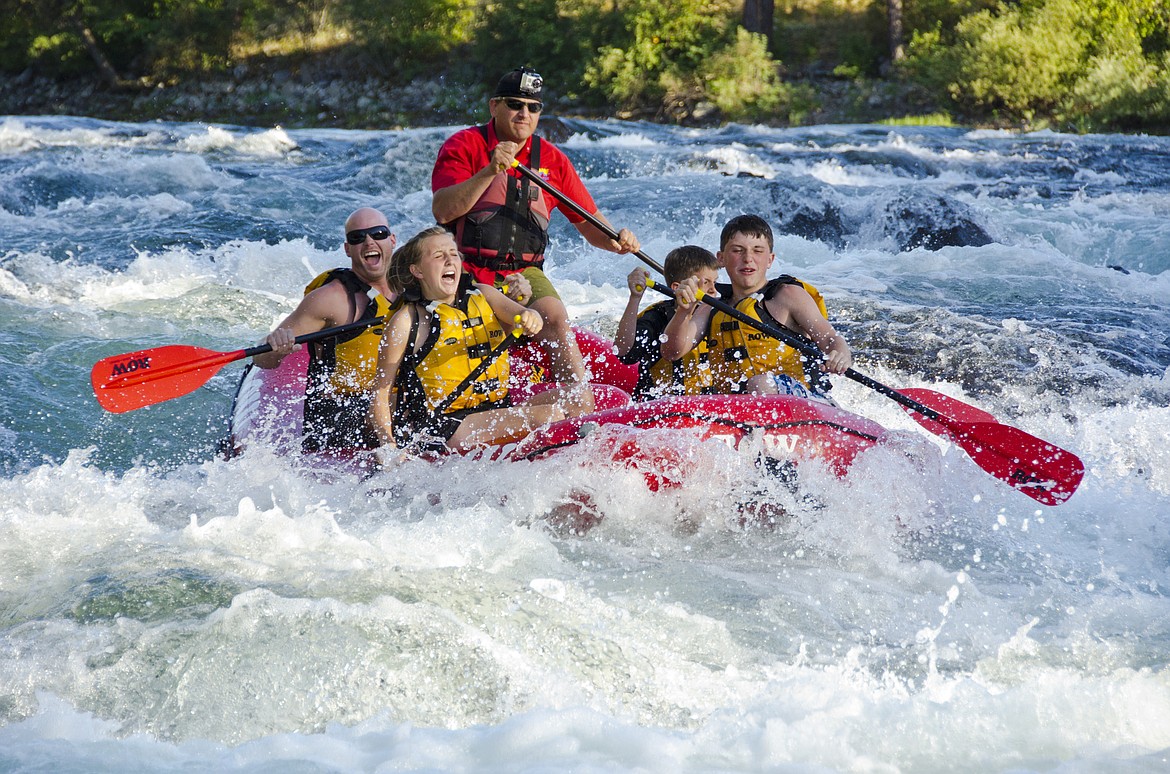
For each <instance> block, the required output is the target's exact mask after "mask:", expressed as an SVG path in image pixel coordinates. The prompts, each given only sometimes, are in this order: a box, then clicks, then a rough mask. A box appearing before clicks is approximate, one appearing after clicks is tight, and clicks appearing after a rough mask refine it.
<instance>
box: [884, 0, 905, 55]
mask: <svg viewBox="0 0 1170 774" xmlns="http://www.w3.org/2000/svg"><path fill="white" fill-rule="evenodd" d="M886 18H887V21H888V22H889V31H890V62H891V63H895V62H900V61H902V60H903V59H904V58H905V57H906V41H905V40H903V32H902V0H886Z"/></svg>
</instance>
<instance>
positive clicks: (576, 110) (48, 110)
mask: <svg viewBox="0 0 1170 774" xmlns="http://www.w3.org/2000/svg"><path fill="white" fill-rule="evenodd" d="M798 83H799V85H800V87H801V88H802V90H803V91H804V92H805V93H806V94H808V95H810V96H809V99H808V102H809V107H808V109H807V110H804V111H802V112H801V113H800V118H799V123H800V124H802V125H810V124H838V123H874V122H880V121H884V120H901V121H907V120H909V121H921V120H923V119H921V118H906V117H907V116H915V117H921V116H924V115H925V116H929V117H928V118H927V119H926V120H927V121H930V122H943V123H945V122H947V121H948V120H949V117H948V116H947V115H946V114H945V113H942V112H940V111H939V110H938V109H937V108H935V107H934V106H932V105H931V104H930V103H929V102H928V101H927V100H925V99H924V98H923V96H922V95H921V94H919V93H917V92H916V91H915V90H914V89H913V88H911V87H908V86H906V85H903V84H899V83H895V82H889V81H847V80H838V79H820V80H809V81H803V82H798ZM485 97H486V95H485V94H484V93H483V91H482V89H481V87H479V86H478V85H473V84H467V83H464V82H459V81H456V80H453V79H450V78H448V77H447V76H444V75H440V76H438V77H434V78H431V79H419V80H414V81H411V82H410V83H406V84H402V83H394V82H391V81H389V80H387V79H385V78H382V77H378V76H372V75H363V76H361V77H355V75H354V74H353V73H352V72H350V71H344V70H338V69H334V68H329V67H323V66H321V65H314V64H306V63H300V64H291V65H266V66H240V67H237V68H235V69H234V70H233V71H231V72H229V73H225V74H223V75H217V76H209V77H206V78H200V79H198V80H195V81H185V82H180V83H177V84H165V83H155V84H138V85H136V86H135V87H129V88H126V87H123V88H118V89H113V88H110V87H108V86H107V85H106V84H105V83H104V82H103V81H102V80H101V79H100V78H99V77H98V76H97V75H92V76H87V77H80V78H77V79H74V80H70V81H56V80H52V79H49V78H44V77H39V76H36V75H34V74H33V73H31V72H25V73H22V74H20V75H17V76H15V77H11V78H6V79H3V80H0V115H78V116H89V117H92V118H101V119H109V120H117V121H152V120H161V121H203V122H207V123H223V124H235V125H242V126H283V127H286V128H305V127H330V128H341V129H393V128H402V127H419V126H443V125H449V124H460V123H468V122H474V121H477V120H481V119H482V117H483V114H484V99H485ZM546 101H547V102H548V103H549V113H550V114H552V115H556V116H561V117H585V118H606V117H616V118H625V119H640V120H650V121H664V120H667V121H671V122H674V123H681V124H686V125H691V126H715V125H718V124H720V123H722V120H723V119H722V116H720V115H719V113H718V111H717V110H715V109H714V107H713V106H711V105H708V104H704V103H698V104H691V105H679V106H676V109H675V110H674V111H673V112H672V114H671V115H663V114H661V112H656V111H652V110H646V111H629V112H624V113H622V112H619V111H617V110H598V109H597V108H595V107H588V106H584V105H580V104H574V103H572V102H569V101H566V100H562V99H559V98H558V95H557V94H556V93H555V91H550V93H549V95H548V97H547V98H546ZM775 123H776V124H777V125H783V124H784V123H785V122H779V121H777V122H775Z"/></svg>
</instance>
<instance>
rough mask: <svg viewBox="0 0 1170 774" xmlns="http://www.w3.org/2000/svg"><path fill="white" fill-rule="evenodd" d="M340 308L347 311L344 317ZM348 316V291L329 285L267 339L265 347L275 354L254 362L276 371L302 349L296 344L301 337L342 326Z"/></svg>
mask: <svg viewBox="0 0 1170 774" xmlns="http://www.w3.org/2000/svg"><path fill="white" fill-rule="evenodd" d="M339 304H340V305H341V307H340V308H341V309H342V310H343V311H341V312H340V313H338V308H339V307H338V305H339ZM348 314H349V300H348V298H346V291H345V288H344V287H342V285H341V283H340V282H329V283H327V284H326V285H324V286H323V287H319V288H317V289H316V290H314V291H313V292H311V293H309V294H308V295H307V296H305V297H304V298H302V299H301V303H299V304H297V308H296V309H294V310H293V312H292V314H290V315H289V316H288V317H286V318H284V320H283V321H282V322H281V323H280V325H278V326H276V330H274V331H272V333H269V334H268V335H267V336H266V337H265V338H264V343H265V344H267V345H268V346H270V347H272V351H271V352H265V353H263V354H261V355H256V356H255V357H253V358H252V362H253V363H255V364H256V365H258V366H259V367H261V368H276V367H277V366H279V365H280V364H281V362H282V361H283V360H284V359H285V358H286V357H288V356H289V355H291V354H292V353H293V352H296V351H297V350H298V349H300V345H299V344H296V343H295V341H294V340H295V339H296V337H297V336H304V335H305V334H306V333H316V332H317V331H319V330H322V329H323V328H327V327H329V326H331V325H335V324H338V323H337V320H339V319H340V318H342V317H345V316H348Z"/></svg>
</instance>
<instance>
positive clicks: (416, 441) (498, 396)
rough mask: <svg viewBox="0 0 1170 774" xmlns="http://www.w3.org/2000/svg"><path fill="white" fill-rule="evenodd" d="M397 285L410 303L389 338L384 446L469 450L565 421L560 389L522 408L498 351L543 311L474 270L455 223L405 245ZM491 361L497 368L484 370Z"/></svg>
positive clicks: (376, 417) (395, 270)
mask: <svg viewBox="0 0 1170 774" xmlns="http://www.w3.org/2000/svg"><path fill="white" fill-rule="evenodd" d="M390 282H391V286H392V287H394V288H396V289H398V290H399V291H400V292H401V294H402V299H403V305H402V307H401V308H400V309H399V310H398V311H397V312H395V313H394V316H393V317H391V318H390V322H388V323H387V324H386V330H385V332H384V333H383V334H382V343H381V345H380V346H379V348H378V368H377V374H376V376H375V379H374V398H373V402H372V405H371V409H370V416H371V420H372V423H373V425H374V427H375V429H376V430H377V432H378V436H379V438H380V439H381V441H382V443H383V448H386V447H390V448H403V447H409V448H410V449H411V450H414V451H419V452H445V451H469V450H471V449H474V448H475V447H478V446H483V445H486V444H491V443H503V442H506V441H510V440H514V439H517V438H521V437H523V436H524V435H527V434H528V433H529V432H531V431H532V430H534V429H535V428H536V427H538V426H540V425H543V424H547V423H549V422H555V421H557V420H559V419H564V416H565V412H564V410H563V409H562V408H561V407H560V406H558V405H556V403H555V401H556V400H557V399H559V398H561V397H563V396H561V395H559V394H558V393H557V391H556V390H548V391H546V392H543V393H539V394H537V395H535V396H534V397H533V398H531V399H530V400H529V401H528V402H526V403H524V404H520V405H516V406H513V405H512V403H511V398H510V396H509V395H508V387H507V383H508V375H509V369H508V353H507V352H506V351H503V352H498V351H497V348H498V347H499V345H500V344H501V343H503V342H504V341H505V340H506V339H507V338H508V337H509V336H510V335H511V333H512V328H513V321H514V320H518V321H519V326H520V328H521V329H522V330H523V332H524V333H526V334H527V335H529V336H533V335H536V334H537V333H539V332H540V329H541V326H542V325H543V322H542V320H541V317H540V314H539V313H538V312H536V311H534V310H531V309H528V308H527V307H525V306H523V305H521V304H519V303H517V302H515V301H513V300H512V299H510V298H508V297H507V296H505V295H504V294H503V293H501V292H500V291H499V290H497V289H496V288H495V287H493V286H492V285H488V284H484V283H476V282H474V281H473V279H472V277H471V275H469V274H464V272H463V259H462V256H461V255H460V254H459V250H458V248H457V247H456V246H455V239H454V237H453V236H452V235H451V233H450V232H449V231H448V230H447V229H445V228H443V227H442V226H433V227H431V228H428V229H425V230H424V231H422V232H420V233H419V234H417V235H415V236H414V237H413V238H411V239H410V240H409V241H408V242H407V243H406V244H404V245H403V246H402V247H400V248H399V249H398V250H397V251H396V252H395V253H394V257H393V258H392V259H391V265H390ZM485 360H486V361H488V362H490V365H489V366H488V367H487V368H485V369H483V370H482V372H481V373H479V375H478V376H477V375H476V374H475V372H476V370H477V367H478V366H479V365H480V364H481V363H483V362H484V361H485ZM493 360H494V362H492V361H493ZM383 459H385V456H383Z"/></svg>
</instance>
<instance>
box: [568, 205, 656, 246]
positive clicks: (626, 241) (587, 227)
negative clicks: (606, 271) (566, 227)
mask: <svg viewBox="0 0 1170 774" xmlns="http://www.w3.org/2000/svg"><path fill="white" fill-rule="evenodd" d="M593 217H595V218H597V219H598V220H600V221H601V222H602V223H604V224H605V225H607V226H609V227H610V228H613V225H612V224H611V223H610V222H609V220H608V219H607V218H606V217H605V216H604V215H602V214H601V213H600V212H594V213H593ZM573 225H574V226H576V227H577V230H578V231H580V232H581V236H583V237H585V241H586V242H588V243H589V244H591V245H593V246H594V247H596V248H599V249H601V250H609V251H610V252H611V253H617V254H618V255H625V254H627V253H636V252H638V250H640V249H641V248H642V244H641V243H640V242H639V241H638V237H636V236H634V232H632V231H630V230H629V229H628V228H623V229H622V230H621V231H618V230H617V229H616V228H614V229H613V230H614V231H617V235H618V238H617V241H614V240H613V239H610V238H609V235H608V234H606V233H605V232H604V231H602V230H601V229H599V228H598V227H597V226H595V225H593V224H592V223H590V222H589V221H587V220H583V221H581V222H580V223H574V224H573Z"/></svg>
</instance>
